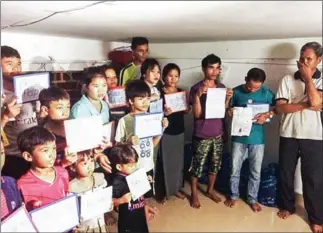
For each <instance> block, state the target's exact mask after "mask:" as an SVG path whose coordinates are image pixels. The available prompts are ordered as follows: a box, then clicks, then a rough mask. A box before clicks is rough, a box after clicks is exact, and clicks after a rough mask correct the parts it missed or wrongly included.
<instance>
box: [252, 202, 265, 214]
mask: <svg viewBox="0 0 323 233" xmlns="http://www.w3.org/2000/svg"><path fill="white" fill-rule="evenodd" d="M250 208H251V209H252V211H253V212H255V213H258V212H260V211H262V208H261V206H260V205H259V204H258V203H257V202H256V203H252V204H250Z"/></svg>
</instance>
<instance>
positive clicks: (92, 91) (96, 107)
mask: <svg viewBox="0 0 323 233" xmlns="http://www.w3.org/2000/svg"><path fill="white" fill-rule="evenodd" d="M107 91H108V85H107V80H106V77H105V74H104V73H103V72H101V71H99V70H98V69H89V71H88V72H87V73H86V77H85V93H84V94H83V96H82V98H81V99H80V100H79V101H78V102H76V103H75V104H74V106H73V107H72V109H71V114H70V118H71V119H75V118H79V117H90V116H96V115H100V116H101V117H102V120H103V124H105V123H108V122H109V107H108V104H107V103H106V102H105V101H104V100H103V99H104V98H105V96H106V94H107Z"/></svg>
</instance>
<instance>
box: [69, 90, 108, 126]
mask: <svg viewBox="0 0 323 233" xmlns="http://www.w3.org/2000/svg"><path fill="white" fill-rule="evenodd" d="M101 105H102V109H101V112H98V110H96V108H95V107H94V105H93V104H92V103H91V102H90V100H89V99H88V98H87V97H86V96H85V95H83V96H82V97H81V99H80V100H79V101H77V102H76V103H75V104H74V105H73V107H72V109H71V114H70V119H76V118H81V117H90V116H97V115H100V116H101V117H102V120H103V124H106V123H108V122H109V118H110V113H109V107H108V104H107V103H106V102H105V101H103V100H102V101H101Z"/></svg>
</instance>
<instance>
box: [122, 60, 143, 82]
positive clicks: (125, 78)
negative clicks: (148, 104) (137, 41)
mask: <svg viewBox="0 0 323 233" xmlns="http://www.w3.org/2000/svg"><path fill="white" fill-rule="evenodd" d="M140 67H141V66H136V65H135V64H134V63H133V62H131V63H129V64H128V65H127V66H126V67H124V68H123V69H122V70H121V71H120V82H119V85H121V86H124V85H126V84H127V82H129V81H132V80H135V79H139V78H140V77H138V76H140V72H139V70H140Z"/></svg>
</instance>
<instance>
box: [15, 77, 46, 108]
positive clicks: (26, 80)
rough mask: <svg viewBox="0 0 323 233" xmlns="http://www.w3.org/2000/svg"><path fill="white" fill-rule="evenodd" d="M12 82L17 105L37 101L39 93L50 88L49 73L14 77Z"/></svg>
mask: <svg viewBox="0 0 323 233" xmlns="http://www.w3.org/2000/svg"><path fill="white" fill-rule="evenodd" d="M13 82H14V90H15V95H16V96H17V103H18V104H20V103H25V102H30V101H34V100H38V96H39V93H40V91H41V90H42V89H44V88H49V87H50V80H49V72H41V73H34V74H24V75H19V76H15V77H13Z"/></svg>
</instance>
